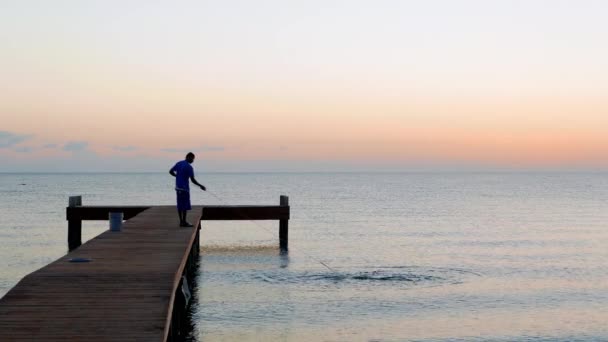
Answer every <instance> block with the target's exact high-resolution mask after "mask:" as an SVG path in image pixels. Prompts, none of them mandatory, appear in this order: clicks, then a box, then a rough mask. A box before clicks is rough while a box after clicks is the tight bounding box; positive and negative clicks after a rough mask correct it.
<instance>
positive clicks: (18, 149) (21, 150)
mask: <svg viewBox="0 0 608 342" xmlns="http://www.w3.org/2000/svg"><path fill="white" fill-rule="evenodd" d="M33 150H34V149H33V148H31V147H29V146H17V147H15V148H13V151H15V152H18V153H29V152H32V151H33Z"/></svg>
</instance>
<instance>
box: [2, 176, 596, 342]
mask: <svg viewBox="0 0 608 342" xmlns="http://www.w3.org/2000/svg"><path fill="white" fill-rule="evenodd" d="M197 178H198V179H199V180H200V181H201V182H202V183H203V184H205V185H207V187H208V189H209V191H210V193H204V192H202V191H200V192H198V191H197V192H193V194H192V198H193V202H194V203H195V204H278V202H279V196H280V195H281V194H285V195H288V196H290V205H291V215H292V218H291V220H290V223H289V225H290V226H289V227H290V231H289V238H290V241H289V244H290V251H289V254H288V255H280V254H279V252H278V222H275V221H258V222H248V221H226V222H204V226H203V230H202V236H201V238H202V241H201V244H202V251H201V259H200V264H199V265H200V272H199V273H198V276H197V279H196V280H197V284H198V286H197V287H196V289H195V290H194V291H195V300H194V304H193V306H192V312H191V318H192V323H193V325H194V328H193V331H192V334H191V336H190V339H191V340H193V341H249V340H251V341H608V174H606V173H464V172H462V173H370V174H365V173H301V174H300V173H232V174H228V173H227V174H219V173H212V174H204V173H200V174H198V175H197ZM172 189H173V185H172V178H171V177H170V176H169V175H168V174H164V173H163V174H23V175H20V174H0V246H1V248H0V296H1V295H3V294H5V293H6V292H7V291H8V290H9V289H10V288H11V287H12V286H13V285H15V284H16V283H17V282H18V281H19V279H20V278H21V277H23V276H24V275H26V274H27V273H29V272H32V271H34V270H36V269H38V268H40V267H41V266H43V265H45V264H47V263H49V262H51V261H53V260H55V259H56V258H58V257H60V256H61V255H63V254H64V253H65V252H66V249H67V246H66V235H67V232H66V231H67V224H66V222H65V206H66V205H67V201H68V196H70V195H82V196H83V202H84V204H85V205H87V204H90V205H94V204H124V205H129V204H131V205H133V204H150V205H153V204H173V201H174V192H173V190H172ZM214 195H215V196H214ZM105 229H107V222H85V223H84V225H83V239H84V240H86V239H89V238H91V237H94V236H95V235H97V234H99V233H100V232H102V231H103V230H105Z"/></svg>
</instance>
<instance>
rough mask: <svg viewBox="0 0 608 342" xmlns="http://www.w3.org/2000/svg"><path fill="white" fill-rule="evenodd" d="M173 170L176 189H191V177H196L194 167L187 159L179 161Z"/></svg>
mask: <svg viewBox="0 0 608 342" xmlns="http://www.w3.org/2000/svg"><path fill="white" fill-rule="evenodd" d="M171 171H175V172H176V173H177V176H176V177H175V190H186V191H190V177H194V169H193V168H192V165H190V163H188V162H187V161H186V160H182V161H179V162H177V163H176V164H175V165H174V166H173V167H172V168H171Z"/></svg>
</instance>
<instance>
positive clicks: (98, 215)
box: [65, 205, 151, 221]
mask: <svg viewBox="0 0 608 342" xmlns="http://www.w3.org/2000/svg"><path fill="white" fill-rule="evenodd" d="M150 207H151V206H128V205H127V206H124V205H123V206H91V205H87V206H81V207H67V208H66V210H65V212H66V219H67V220H68V221H69V220H90V221H94V220H98V221H103V220H107V219H108V214H109V213H110V212H122V213H124V219H125V220H128V219H130V218H132V217H134V216H135V215H137V214H139V213H141V212H142V211H144V210H146V209H149V208H150Z"/></svg>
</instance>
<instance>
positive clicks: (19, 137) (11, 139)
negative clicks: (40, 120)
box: [0, 131, 33, 148]
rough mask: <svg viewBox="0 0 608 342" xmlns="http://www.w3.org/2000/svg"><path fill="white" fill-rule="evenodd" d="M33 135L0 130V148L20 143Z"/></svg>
mask: <svg viewBox="0 0 608 342" xmlns="http://www.w3.org/2000/svg"><path fill="white" fill-rule="evenodd" d="M32 137H33V135H28V134H17V133H12V132H8V131H0V148H7V147H12V146H15V145H17V144H20V143H22V142H24V141H26V140H28V139H30V138H32Z"/></svg>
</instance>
